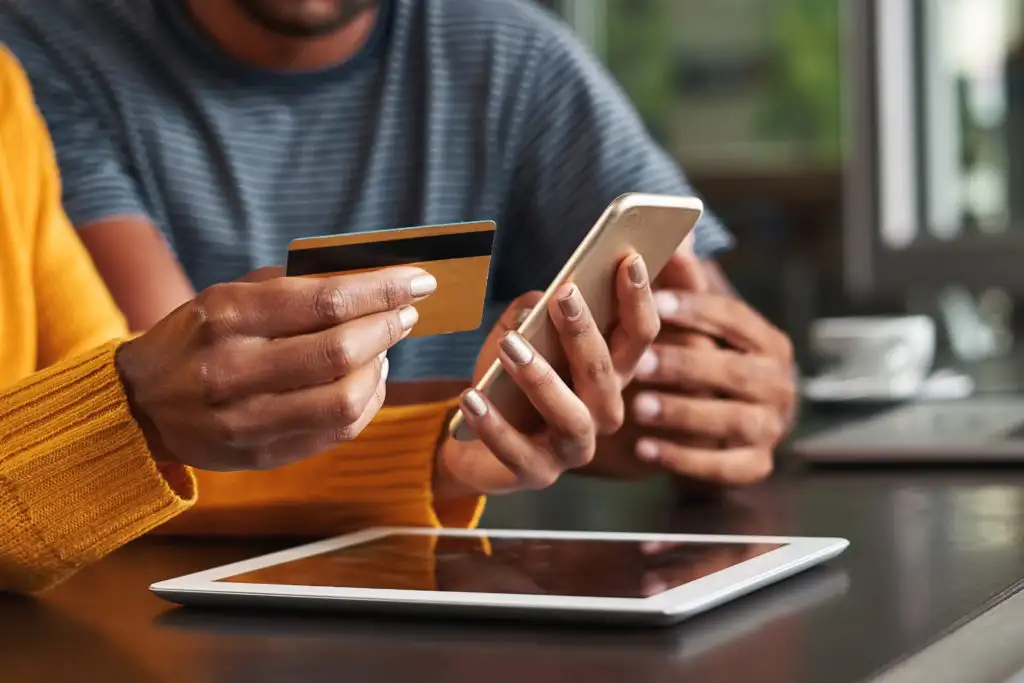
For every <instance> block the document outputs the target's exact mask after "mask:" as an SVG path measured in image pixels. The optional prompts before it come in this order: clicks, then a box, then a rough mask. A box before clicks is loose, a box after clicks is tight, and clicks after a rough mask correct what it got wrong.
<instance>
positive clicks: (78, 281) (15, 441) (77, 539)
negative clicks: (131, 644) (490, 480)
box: [0, 50, 481, 591]
mask: <svg viewBox="0 0 1024 683" xmlns="http://www.w3.org/2000/svg"><path fill="white" fill-rule="evenodd" d="M125 333H126V329H125V323H124V320H123V319H122V317H121V315H120V314H119V313H118V311H117V309H116V307H115V305H114V303H113V301H112V299H111V297H110V296H109V294H108V293H107V291H106V290H105V288H104V286H103V283H102V282H101V280H100V278H99V276H98V274H97V273H96V271H95V269H94V268H93V265H92V262H91V261H90V259H89V257H88V254H87V253H86V251H85V250H84V248H83V247H82V245H81V243H80V242H79V241H78V238H77V235H75V233H74V230H73V228H72V227H71V226H70V224H69V223H68V220H67V218H66V217H65V215H64V213H63V211H62V209H61V205H60V186H59V179H58V172H57V169H56V165H55V162H54V159H53V153H52V149H51V146H50V141H49V138H48V135H47V132H46V129H45V124H44V122H43V121H42V119H41V117H40V115H39V113H38V111H37V110H36V108H35V104H34V102H33V100H32V96H31V92H30V89H29V85H28V82H27V79H26V78H25V76H24V73H23V72H22V70H21V68H20V66H19V65H18V64H17V62H16V61H15V59H14V58H13V57H12V56H11V55H10V54H9V53H8V52H6V51H2V50H0V591H33V590H39V589H41V588H45V587H47V586H49V585H51V584H53V583H55V582H57V581H60V580H62V579H64V578H65V577H67V576H69V575H70V574H71V573H73V572H74V571H75V570H76V569H77V568H79V567H81V566H83V565H85V564H88V563H90V562H93V561H96V560H98V559H99V558H101V557H103V556H104V555H105V554H107V553H108V552H110V551H112V550H114V549H115V548H117V547H119V546H121V545H123V544H124V543H127V542H128V541H130V540H132V539H134V538H136V537H138V536H139V535H141V534H143V533H146V532H147V531H149V530H151V529H153V528H155V527H157V526H159V525H161V524H164V523H165V522H168V521H169V520H171V519H172V518H174V517H176V516H177V515H179V514H180V513H183V512H185V511H186V510H187V509H189V508H191V507H193V505H195V503H196V501H197V491H198V490H199V489H202V491H203V498H202V502H201V503H199V504H198V505H195V507H194V508H193V509H192V510H191V511H190V512H189V513H188V514H185V515H182V516H181V517H180V518H179V519H176V520H175V523H174V525H173V526H168V527H167V530H169V531H174V532H178V533H196V532H199V533H206V534H209V533H264V534H265V533H299V534H327V533H339V532H341V531H344V530H347V529H350V528H354V527H359V526H366V525H371V524H409V525H437V524H442V523H446V524H452V525H468V524H473V523H475V521H476V519H477V517H478V515H479V513H480V508H481V505H480V501H476V500H472V501H454V502H451V503H447V504H443V505H442V504H440V503H439V504H438V505H437V506H435V505H434V504H433V500H432V495H431V475H432V470H433V458H434V451H435V448H436V441H437V437H438V435H439V434H440V433H441V428H442V425H443V420H444V416H445V414H446V413H447V411H448V409H449V407H450V406H449V404H447V403H435V404H427V405H419V406H414V407H410V408H400V409H391V410H386V411H383V412H382V413H381V415H380V416H379V417H378V419H377V420H375V421H374V423H373V424H372V425H371V427H370V428H369V429H367V431H366V432H365V433H364V435H363V436H362V437H360V439H359V440H358V441H356V442H354V443H353V444H349V445H347V446H346V447H345V448H342V449H338V450H337V451H335V452H332V453H327V454H324V455H321V456H319V457H318V458H313V459H312V460H309V461H306V462H304V463H299V464H297V465H293V466H290V467H287V468H284V469H282V470H278V471H277V472H258V473H236V474H211V473H206V472H195V473H193V472H192V471H190V470H189V469H188V468H184V467H177V466H170V467H164V468H162V469H159V468H158V467H157V466H156V464H155V462H154V461H153V459H152V458H151V457H150V454H149V452H148V450H147V446H146V442H145V440H144V438H143V436H142V434H141V432H140V431H139V429H138V426H137V425H136V423H135V421H134V420H133V418H132V416H131V413H130V412H129V409H128V406H127V403H126V399H125V395H124V391H123V388H122V386H121V382H120V379H119V377H118V375H117V373H116V371H115V369H114V364H113V361H114V353H115V351H116V348H117V340H118V339H119V338H123V337H124V336H125Z"/></svg>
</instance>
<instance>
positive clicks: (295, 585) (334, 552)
mask: <svg viewBox="0 0 1024 683" xmlns="http://www.w3.org/2000/svg"><path fill="white" fill-rule="evenodd" d="M848 545H849V542H848V541H847V540H845V539H841V538H800V537H775V536H700V535H689V534H683V535H665V534H625V533H586V532H555V531H507V530H502V531H491V530H465V529H424V528H377V529H369V530H366V531H362V532H359V533H355V534H351V535H347V536H340V537H337V538H332V539H329V540H326V541H320V542H317V543H312V544H309V545H304V546H300V547H298V548H293V549H290V550H284V551H281V552H277V553H272V554H270V555H264V556H262V557H257V558H255V559H251V560H245V561H243V562H236V563H234V564H229V565H225V566H223V567H217V568H215V569H210V570H207V571H202V572H198V573H195V574H189V575H187V576H182V577H179V578H176V579H171V580H168V581H161V582H159V583H155V584H153V585H152V586H151V587H150V590H152V591H153V592H154V593H155V594H157V595H159V596H160V597H162V598H165V599H167V600H170V601H172V602H176V603H179V604H182V605H202V606H225V607H231V606H237V607H250V608H251V607H266V608H289V609H318V610H338V611H359V612H364V613H385V612H387V613H392V614H409V615H413V614H429V615H436V616H448V615H451V616H470V617H484V618H516V619H522V618H526V619H531V620H532V619H537V620H571V621H581V622H591V621H592V622H617V623H634V624H650V625H657V624H671V623H675V622H678V621H681V620H683V619H685V618H687V617H690V616H693V615H695V614H699V613H701V612H704V611H706V610H709V609H711V608H713V607H715V606H717V605H721V604H722V603H725V602H728V601H730V600H733V599H734V598H738V597H740V596H742V595H744V594H747V593H750V592H751V591H754V590H757V589H759V588H762V587H764V586H767V585H769V584H772V583H775V582H777V581H780V580H782V579H784V578H786V577H789V576H792V575H793V574H796V573H798V572H801V571H803V570H805V569H808V568H810V567H812V566H814V565H817V564H820V563H822V562H825V561H827V560H829V559H832V558H834V557H835V556H837V555H839V554H840V553H841V552H843V550H845V549H846V547H847V546H848Z"/></svg>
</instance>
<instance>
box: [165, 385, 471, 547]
mask: <svg viewBox="0 0 1024 683" xmlns="http://www.w3.org/2000/svg"><path fill="white" fill-rule="evenodd" d="M453 405H454V403H453V402H451V401H443V402H440V401H439V402H433V403H420V404H414V405H407V406H393V407H388V408H385V409H383V410H381V412H380V413H379V414H378V415H377V417H376V418H375V419H374V420H373V422H372V423H370V425H369V426H368V427H367V428H366V430H365V431H364V432H363V433H362V434H361V435H360V436H359V438H357V439H355V440H353V441H350V442H348V443H344V444H341V445H340V446H337V447H336V448H334V449H332V450H330V451H328V452H326V453H323V454H321V455H318V456H316V457H314V458H309V459H308V460H303V461H301V462H297V463H294V464H292V465H288V466H286V467H281V468H279V469H276V470H272V471H260V472H201V471H197V472H196V473H195V475H196V479H197V480H198V482H199V488H200V489H201V490H202V492H203V495H202V498H201V499H200V500H199V503H198V504H197V505H196V506H195V508H194V509H193V510H191V511H189V512H188V513H187V514H184V515H182V516H181V517H179V518H178V519H175V520H174V521H172V522H171V523H170V524H167V525H165V526H163V527H161V528H160V529H159V530H158V531H157V533H161V534H173V535H189V536H191V535H199V536H210V535H221V536H265V535H285V536H329V535H336V534H341V533H345V532H348V531H353V530H356V529H362V528H366V527H370V526H452V527H468V526H472V525H474V524H476V523H477V521H478V520H479V517H480V514H481V513H482V511H483V499H482V498H469V499H466V500H445V501H436V502H435V501H434V495H433V475H434V464H435V461H436V453H437V442H438V437H439V436H440V435H441V434H442V432H443V430H444V428H445V421H446V419H447V416H448V415H449V414H450V412H451V408H452V406H453Z"/></svg>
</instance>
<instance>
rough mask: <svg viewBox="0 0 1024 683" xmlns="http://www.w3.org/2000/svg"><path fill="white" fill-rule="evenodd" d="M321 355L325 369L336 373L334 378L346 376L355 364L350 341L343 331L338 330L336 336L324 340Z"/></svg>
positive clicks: (329, 336)
mask: <svg viewBox="0 0 1024 683" xmlns="http://www.w3.org/2000/svg"><path fill="white" fill-rule="evenodd" d="M322 355H323V357H324V361H325V363H326V365H327V367H328V368H330V369H331V370H332V371H333V372H335V373H336V375H335V376H341V375H347V374H348V373H349V372H351V371H352V369H353V367H354V364H355V361H354V359H353V349H352V340H351V339H350V338H349V335H348V334H346V333H345V331H344V330H338V331H337V333H336V334H332V335H328V336H327V337H326V338H325V340H324V348H323V351H322Z"/></svg>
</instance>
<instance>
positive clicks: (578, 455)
mask: <svg viewBox="0 0 1024 683" xmlns="http://www.w3.org/2000/svg"><path fill="white" fill-rule="evenodd" d="M498 346H499V348H500V353H499V358H500V359H501V363H502V365H503V366H505V370H506V372H508V373H509V375H510V376H511V377H512V379H513V381H514V382H515V383H516V384H517V385H518V386H519V388H520V389H522V390H523V393H525V394H526V397H527V398H528V399H529V400H530V403H532V404H533V407H534V408H536V409H537V412H539V413H540V415H541V417H542V418H543V419H544V422H545V423H546V424H547V427H548V429H550V430H551V431H552V432H554V434H553V436H552V440H551V446H552V448H553V449H554V451H555V455H556V456H557V457H559V458H560V459H561V460H562V462H563V463H564V465H565V467H568V468H575V467H582V466H583V465H586V464H587V463H588V462H590V460H591V458H593V456H594V423H593V419H592V418H591V415H590V411H589V410H588V409H587V406H586V405H585V404H584V403H583V401H582V400H580V398H579V397H578V396H576V394H575V393H573V391H572V390H571V389H570V388H569V387H568V386H566V384H565V382H563V381H562V378H561V377H559V376H558V374H557V373H556V372H555V371H554V370H553V369H552V368H551V366H550V365H548V362H547V361H546V360H544V358H542V357H541V356H540V354H538V353H537V352H536V351H535V350H534V348H533V347H532V346H530V344H529V342H527V341H526V340H525V339H523V338H522V336H520V335H519V334H518V333H517V332H509V333H507V334H506V335H505V336H504V337H502V339H501V342H500V343H499V345H498Z"/></svg>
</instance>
